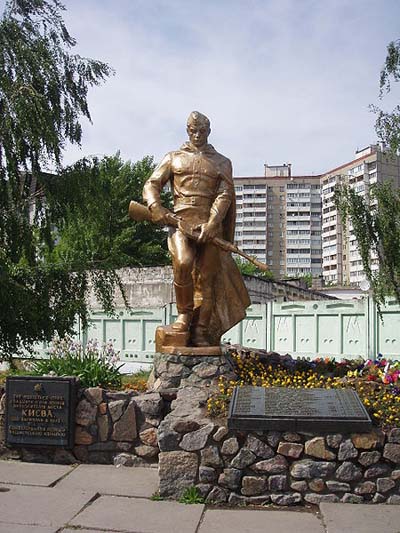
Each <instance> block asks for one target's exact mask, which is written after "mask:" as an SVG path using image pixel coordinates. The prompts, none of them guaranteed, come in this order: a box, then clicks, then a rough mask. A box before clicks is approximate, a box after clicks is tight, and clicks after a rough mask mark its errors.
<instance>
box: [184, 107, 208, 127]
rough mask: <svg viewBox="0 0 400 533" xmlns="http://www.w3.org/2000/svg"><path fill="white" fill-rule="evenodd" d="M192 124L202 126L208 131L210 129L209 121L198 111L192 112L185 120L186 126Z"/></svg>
mask: <svg viewBox="0 0 400 533" xmlns="http://www.w3.org/2000/svg"><path fill="white" fill-rule="evenodd" d="M192 124H195V125H199V124H202V125H204V126H206V127H207V128H208V129H209V128H210V120H209V119H208V118H207V117H206V116H205V115H203V114H202V113H200V112H199V111H192V112H191V113H190V115H189V117H188V119H187V125H188V126H190V125H192Z"/></svg>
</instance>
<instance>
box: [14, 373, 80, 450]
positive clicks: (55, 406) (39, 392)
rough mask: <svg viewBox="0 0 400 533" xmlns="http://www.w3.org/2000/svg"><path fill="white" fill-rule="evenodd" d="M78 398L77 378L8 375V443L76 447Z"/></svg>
mask: <svg viewBox="0 0 400 533" xmlns="http://www.w3.org/2000/svg"><path fill="white" fill-rule="evenodd" d="M75 399H76V380H75V378H59V377H55V378H53V377H32V376H18V377H8V378H7V380H6V420H5V422H6V424H5V429H6V443H7V445H9V446H46V447H47V446H62V447H63V448H72V447H73V446H74V434H75V431H74V430H75Z"/></svg>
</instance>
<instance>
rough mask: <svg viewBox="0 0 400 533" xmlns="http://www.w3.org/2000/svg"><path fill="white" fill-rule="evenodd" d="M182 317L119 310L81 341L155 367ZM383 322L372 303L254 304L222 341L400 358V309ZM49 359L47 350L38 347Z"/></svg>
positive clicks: (164, 311) (391, 308) (172, 311)
mask: <svg viewBox="0 0 400 533" xmlns="http://www.w3.org/2000/svg"><path fill="white" fill-rule="evenodd" d="M175 316H176V308H175V306H174V305H172V304H170V305H167V306H165V307H162V308H155V309H147V308H146V309H135V310H130V311H129V310H125V309H124V310H118V312H117V316H116V317H112V318H110V317H108V316H107V315H106V314H105V313H102V312H97V311H96V312H93V313H92V316H91V324H90V327H89V329H88V330H87V331H85V332H82V331H80V326H79V324H78V325H77V338H80V339H81V340H82V341H83V342H86V341H87V340H88V339H97V340H98V341H100V342H107V341H111V342H112V343H113V344H114V346H115V348H116V349H117V350H119V351H120V355H121V360H122V361H124V362H138V363H150V362H151V361H152V359H153V355H154V350H155V345H154V344H155V341H154V337H155V330H156V328H157V326H160V325H165V324H169V323H170V322H171V321H172V320H173V319H174V317H175ZM382 318H383V321H382V320H380V319H379V317H378V313H377V309H376V306H375V304H374V302H373V300H372V299H371V298H364V299H362V300H337V301H335V300H326V301H324V300H319V301H296V302H282V303H277V302H269V303H268V304H256V305H252V306H251V307H249V308H248V310H247V316H246V318H245V319H244V320H243V321H242V322H240V323H239V324H237V325H236V326H235V327H234V328H232V329H231V330H230V331H228V332H227V333H226V334H225V335H224V336H223V338H222V341H223V342H225V343H228V342H229V343H231V344H240V345H242V346H246V347H248V348H249V349H257V348H261V349H267V350H273V351H276V352H278V353H281V354H285V353H289V354H291V355H293V356H297V357H313V358H314V357H326V356H334V357H336V358H337V359H340V358H342V357H348V358H356V357H360V356H361V357H363V358H367V357H368V358H374V357H375V356H376V354H377V353H379V352H381V353H382V354H384V356H385V357H388V358H391V359H399V358H400V306H399V305H398V304H397V303H396V302H395V301H394V300H388V301H387V302H386V305H385V306H384V307H383V308H382ZM37 351H38V355H40V356H42V357H43V356H45V353H46V346H40V347H38V350H37Z"/></svg>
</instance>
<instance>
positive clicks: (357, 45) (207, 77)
mask: <svg viewBox="0 0 400 533" xmlns="http://www.w3.org/2000/svg"><path fill="white" fill-rule="evenodd" d="M66 8H67V11H66V13H65V19H66V22H67V26H68V28H69V30H70V32H71V33H72V35H74V36H75V37H76V38H77V40H78V43H79V44H78V47H77V48H78V52H79V53H81V54H82V55H85V56H88V57H94V58H96V59H101V60H104V61H106V62H108V63H109V64H111V65H112V66H113V67H114V68H115V69H116V75H115V77H113V78H111V79H109V80H108V81H107V82H106V83H105V85H104V86H102V87H100V88H93V89H92V90H91V91H90V97H89V103H90V108H91V113H92V118H93V125H89V124H87V125H85V127H84V139H83V144H82V150H81V151H78V150H77V149H76V148H74V147H69V148H68V150H67V153H66V157H65V161H66V162H71V161H73V160H74V159H76V158H77V157H80V156H83V155H88V154H94V153H96V154H99V153H105V154H111V153H113V152H115V151H116V150H117V149H120V150H121V153H122V156H123V157H124V158H127V159H128V158H129V159H132V160H136V159H139V158H141V157H143V156H144V155H147V154H153V155H155V157H156V159H160V158H161V157H162V155H163V154H164V153H165V152H167V151H169V150H172V149H175V148H176V147H178V146H179V145H180V144H181V143H182V142H183V141H184V140H185V138H186V134H185V121H186V117H187V115H188V114H189V112H190V111H192V110H193V109H198V110H199V111H202V112H204V113H205V114H207V115H208V116H209V117H210V119H211V121H212V135H211V137H210V142H211V143H212V144H214V146H215V147H216V148H217V150H219V151H221V152H222V153H224V154H225V155H227V156H229V157H230V158H231V159H232V162H233V165H234V168H235V172H236V174H237V175H257V174H262V172H263V164H264V162H265V161H267V162H270V163H283V162H291V163H292V164H293V169H294V172H295V173H296V174H306V173H312V172H315V173H318V172H321V171H324V170H327V169H329V168H333V167H335V166H337V165H339V164H341V163H343V162H345V161H347V160H350V159H351V158H352V157H353V154H354V150H355V149H356V148H357V147H362V146H364V145H368V144H369V143H371V142H374V141H375V132H374V129H373V124H374V117H373V115H372V114H371V113H370V112H369V111H368V105H369V104H370V103H376V102H377V95H378V89H379V88H378V82H379V71H380V68H381V66H382V64H383V61H384V57H385V50H386V45H387V43H388V42H389V41H390V40H392V39H396V38H399V37H400V35H399V33H398V32H399V28H398V24H397V21H398V20H399V15H400V3H399V2H397V0H385V2H377V1H373V0H324V1H323V2H321V1H317V0H252V1H249V0H247V1H246V2H244V1H241V0H219V1H216V0H202V2H187V1H184V0H181V1H180V0H164V1H163V0H114V1H110V0H104V1H102V2H99V1H98V0H85V1H82V0H66ZM393 98H394V96H392V99H393Z"/></svg>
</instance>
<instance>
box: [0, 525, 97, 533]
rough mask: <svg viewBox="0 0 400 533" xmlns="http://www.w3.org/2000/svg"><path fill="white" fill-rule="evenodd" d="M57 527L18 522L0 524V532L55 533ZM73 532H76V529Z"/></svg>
mask: <svg viewBox="0 0 400 533" xmlns="http://www.w3.org/2000/svg"><path fill="white" fill-rule="evenodd" d="M58 529H59V528H54V527H45V526H22V525H20V524H17V525H15V524H12V525H11V524H0V533H57V531H58ZM74 533H76V530H75V532H74ZM79 533H81V532H79ZM92 533H93V532H92ZM101 533H104V531H102V532H101Z"/></svg>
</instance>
